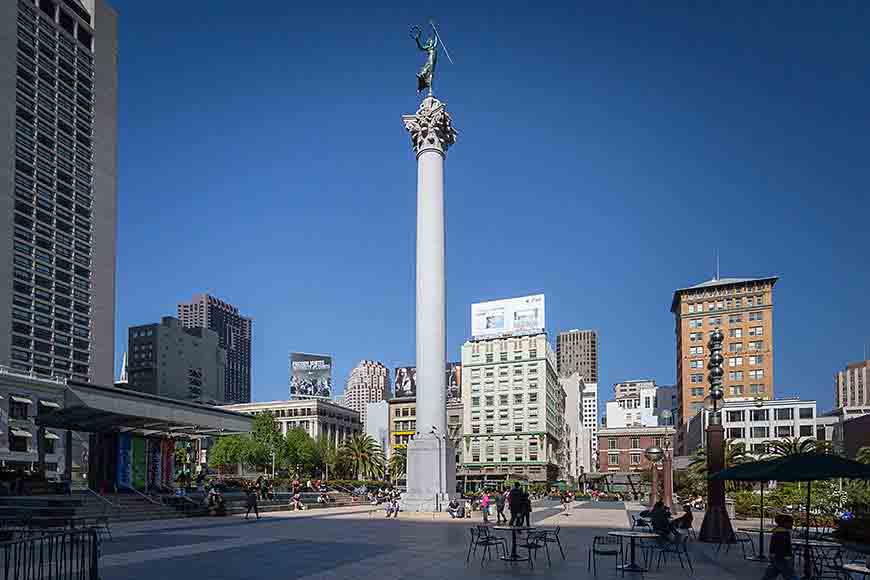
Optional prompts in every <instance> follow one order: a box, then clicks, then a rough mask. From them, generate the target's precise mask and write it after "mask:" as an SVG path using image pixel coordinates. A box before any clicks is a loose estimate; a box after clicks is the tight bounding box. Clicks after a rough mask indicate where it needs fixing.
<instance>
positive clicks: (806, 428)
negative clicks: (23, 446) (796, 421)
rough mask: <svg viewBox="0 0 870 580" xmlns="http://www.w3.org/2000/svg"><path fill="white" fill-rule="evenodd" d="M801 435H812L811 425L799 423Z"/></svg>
mask: <svg viewBox="0 0 870 580" xmlns="http://www.w3.org/2000/svg"><path fill="white" fill-rule="evenodd" d="M800 433H801V437H812V436H813V426H812V425H801V431H800Z"/></svg>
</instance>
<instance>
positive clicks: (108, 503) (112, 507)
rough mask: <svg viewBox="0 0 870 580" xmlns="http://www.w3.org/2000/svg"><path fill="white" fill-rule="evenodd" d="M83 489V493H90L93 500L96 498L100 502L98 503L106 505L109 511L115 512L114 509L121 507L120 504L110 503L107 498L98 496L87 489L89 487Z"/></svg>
mask: <svg viewBox="0 0 870 580" xmlns="http://www.w3.org/2000/svg"><path fill="white" fill-rule="evenodd" d="M83 489H84V490H85V491H87V492H88V493H90V494H91V495H92V496H94V497H95V498H97V499H98V500H100V501H102V502H105V503H106V504H107V507H109V508H111V509H115V510H116V509H118V508H120V507H121V505H120V504H116V503H112V500H110V499H109V498H107V497H104V496H102V495H100V494H98V493H97V492H95V491H94V490H92V489H91V488H89V487H85V488H83Z"/></svg>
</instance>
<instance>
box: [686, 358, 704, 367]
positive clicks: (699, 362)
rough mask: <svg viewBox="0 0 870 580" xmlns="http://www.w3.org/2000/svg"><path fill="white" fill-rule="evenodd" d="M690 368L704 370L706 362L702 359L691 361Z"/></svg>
mask: <svg viewBox="0 0 870 580" xmlns="http://www.w3.org/2000/svg"><path fill="white" fill-rule="evenodd" d="M689 368H690V369H702V368H704V361H703V360H701V359H696V360H690V361H689Z"/></svg>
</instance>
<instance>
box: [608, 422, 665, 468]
mask: <svg viewBox="0 0 870 580" xmlns="http://www.w3.org/2000/svg"><path fill="white" fill-rule="evenodd" d="M673 437H674V428H673V427H633V428H624V429H599V430H598V471H600V472H607V471H618V472H626V471H642V470H644V469H649V461H648V460H647V458H646V456H645V455H644V451H645V450H646V449H647V448H648V447H651V446H653V445H655V446H656V447H661V448H662V449H669V448H672V447H673V444H672V441H673Z"/></svg>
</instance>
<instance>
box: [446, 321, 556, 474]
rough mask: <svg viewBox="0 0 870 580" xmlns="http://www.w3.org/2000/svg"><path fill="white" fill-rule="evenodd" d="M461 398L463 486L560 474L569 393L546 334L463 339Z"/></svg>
mask: <svg viewBox="0 0 870 580" xmlns="http://www.w3.org/2000/svg"><path fill="white" fill-rule="evenodd" d="M462 402H463V415H464V416H463V421H462V424H463V430H464V434H463V445H464V448H463V449H462V458H463V462H462V469H461V473H460V475H461V477H464V478H465V480H466V484H467V483H468V482H475V483H480V482H486V481H493V482H495V481H497V480H499V479H501V480H504V479H507V478H514V477H516V478H523V479H526V480H528V481H530V482H546V481H554V480H555V479H556V478H557V477H558V475H559V463H560V455H561V453H560V450H559V446H560V444H561V438H562V437H563V434H564V426H565V405H566V395H565V391H564V389H563V388H562V386H561V385H560V383H559V379H558V376H557V374H556V356H555V353H554V352H553V350H552V348H551V347H550V345H549V343H548V342H547V335H546V334H545V333H540V334H535V335H531V336H518V337H505V338H493V339H485V340H472V341H469V342H466V343H465V344H464V345H463V346H462Z"/></svg>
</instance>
